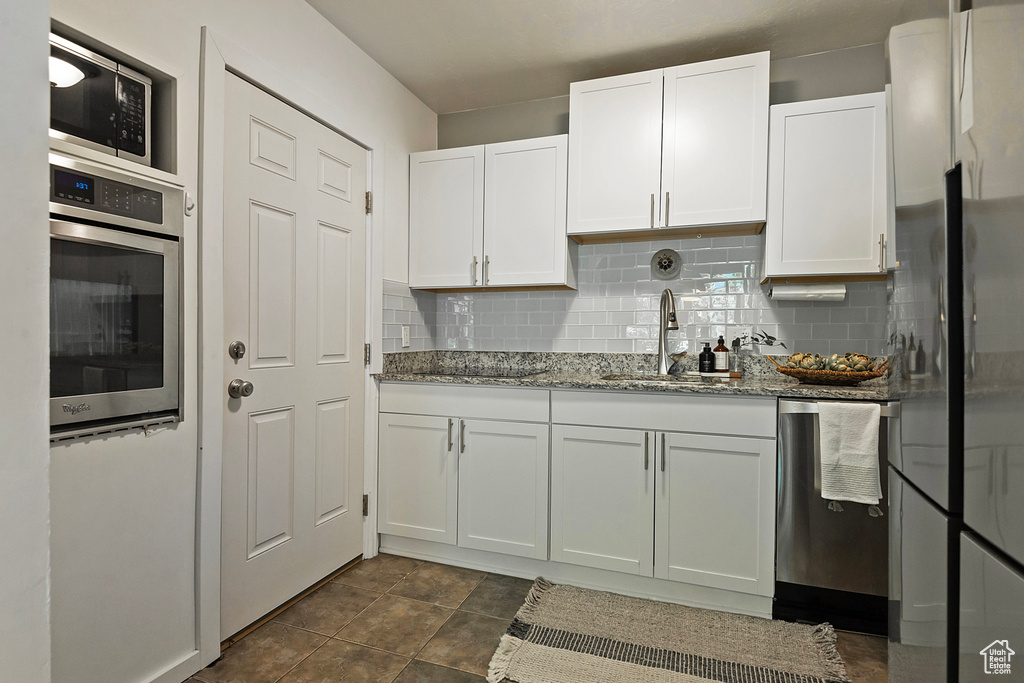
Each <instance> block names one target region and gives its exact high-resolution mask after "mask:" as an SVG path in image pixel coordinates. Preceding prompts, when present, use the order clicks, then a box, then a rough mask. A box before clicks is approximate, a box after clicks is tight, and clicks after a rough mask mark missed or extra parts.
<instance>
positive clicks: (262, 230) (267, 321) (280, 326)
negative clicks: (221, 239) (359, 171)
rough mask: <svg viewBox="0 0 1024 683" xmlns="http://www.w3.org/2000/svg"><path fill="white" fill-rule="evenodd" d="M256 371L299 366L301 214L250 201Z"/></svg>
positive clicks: (251, 313)
mask: <svg viewBox="0 0 1024 683" xmlns="http://www.w3.org/2000/svg"><path fill="white" fill-rule="evenodd" d="M249 230H250V234H249V268H250V270H249V309H250V310H249V321H250V322H249V324H250V326H251V327H250V331H249V334H250V337H249V338H250V339H252V340H253V341H255V344H252V346H253V348H254V349H255V351H256V353H255V357H254V358H253V362H252V367H263V368H270V367H284V366H291V365H295V214H294V213H293V212H291V211H286V210H283V209H280V208H277V207H273V206H267V205H265V204H259V203H257V202H255V201H252V200H251V199H250V203H249Z"/></svg>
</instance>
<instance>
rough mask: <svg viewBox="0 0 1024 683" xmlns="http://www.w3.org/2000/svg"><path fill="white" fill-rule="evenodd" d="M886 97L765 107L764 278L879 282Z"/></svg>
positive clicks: (883, 246) (884, 224)
mask: <svg viewBox="0 0 1024 683" xmlns="http://www.w3.org/2000/svg"><path fill="white" fill-rule="evenodd" d="M887 137H888V132H887V128H886V98H885V93H882V92H880V93H871V94H867V95H851V96H848V97H836V98H831V99H826V100H813V101H809V102H793V103H790V104H779V105H774V106H773V107H772V108H771V142H770V146H769V150H770V156H769V173H768V224H767V226H766V228H765V229H766V232H767V236H766V239H765V271H764V275H765V277H781V276H834V275H869V274H875V275H884V273H885V272H886V269H887V268H888V263H887V261H891V259H888V258H887V255H886V252H887V249H888V244H889V242H890V241H891V240H889V239H888V236H889V231H890V227H891V220H890V207H889V188H888V183H889V172H888V171H889V163H888V159H887Z"/></svg>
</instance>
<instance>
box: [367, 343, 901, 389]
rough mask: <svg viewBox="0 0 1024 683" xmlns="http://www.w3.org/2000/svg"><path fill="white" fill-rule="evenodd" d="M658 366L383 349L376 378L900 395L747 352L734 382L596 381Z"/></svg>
mask: <svg viewBox="0 0 1024 683" xmlns="http://www.w3.org/2000/svg"><path fill="white" fill-rule="evenodd" d="M696 360H697V359H696V358H695V357H693V356H687V357H685V358H683V359H682V360H681V361H680V362H679V363H678V364H677V365H676V367H675V368H674V370H675V371H677V372H682V373H686V372H691V371H693V370H696ZM691 366H692V367H691ZM656 367H657V359H656V356H655V355H654V354H615V353H550V352H504V351H501V352H486V351H413V352H405V353H394V354H385V361H384V371H383V372H381V373H380V374H378V375H376V377H377V379H379V380H380V381H382V382H421V383H433V384H462V385H484V386H507V387H535V388H541V389H582V390H595V389H596V390H603V391H642V392H654V393H671V394H693V393H698V394H728V395H744V396H787V397H793V398H808V399H838V400H865V401H886V400H893V399H896V398H898V396H897V392H896V391H894V390H893V389H892V388H891V387H890V384H889V383H888V382H887V379H888V378H887V377H879V378H878V379H874V380H870V381H868V382H862V383H861V384H858V385H855V386H848V387H843V386H830V385H821V384H800V383H799V382H798V381H797V380H795V379H793V378H791V377H787V376H785V375H782V374H781V373H779V372H778V371H776V370H775V366H774V365H772V364H771V362H770V361H769V360H768V359H766V358H764V357H763V356H758V355H747V356H746V357H745V358H744V373H743V378H742V379H740V380H730V381H722V380H719V379H704V378H699V377H693V378H692V379H687V380H686V381H672V382H665V381H660V382H656V383H655V382H649V381H638V380H637V379H617V380H604V379H601V378H602V377H604V376H606V375H614V374H620V375H635V374H637V373H651V372H653V371H654V370H655V369H656ZM481 373H484V374H495V373H509V374H515V375H517V376H515V377H504V376H497V377H495V376H479V374H481ZM524 375H525V376H524ZM651 379H653V380H657V379H658V378H657V377H652V378H651Z"/></svg>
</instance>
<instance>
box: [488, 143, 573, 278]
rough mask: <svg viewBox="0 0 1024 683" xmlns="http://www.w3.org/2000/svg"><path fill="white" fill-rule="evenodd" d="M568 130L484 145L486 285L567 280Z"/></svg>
mask: <svg viewBox="0 0 1024 683" xmlns="http://www.w3.org/2000/svg"><path fill="white" fill-rule="evenodd" d="M567 146H568V143H567V141H566V136H564V135H552V136H550V137H544V138H537V139H533V140H515V141H513V142H502V143H498V144H493V145H486V146H485V148H484V169H485V171H484V271H483V278H484V282H483V284H484V285H490V286H516V285H541V284H565V282H566V280H565V277H566V242H567V241H568V240H567V239H566V234H565V183H566V154H567Z"/></svg>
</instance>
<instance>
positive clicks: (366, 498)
mask: <svg viewBox="0 0 1024 683" xmlns="http://www.w3.org/2000/svg"><path fill="white" fill-rule="evenodd" d="M369 516H370V494H369V493H364V494H363V517H369Z"/></svg>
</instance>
